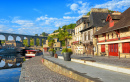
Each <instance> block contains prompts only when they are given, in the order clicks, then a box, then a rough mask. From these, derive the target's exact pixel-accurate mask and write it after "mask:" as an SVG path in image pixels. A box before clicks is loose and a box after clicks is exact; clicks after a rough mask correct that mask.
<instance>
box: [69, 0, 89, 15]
mask: <svg viewBox="0 0 130 82" xmlns="http://www.w3.org/2000/svg"><path fill="white" fill-rule="evenodd" d="M70 9H71V10H72V11H73V12H74V13H75V12H76V13H78V14H80V15H83V14H86V13H87V12H89V11H90V7H89V3H87V2H82V1H77V3H73V4H71V5H70Z"/></svg>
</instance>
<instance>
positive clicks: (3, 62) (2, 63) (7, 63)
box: [0, 54, 24, 69]
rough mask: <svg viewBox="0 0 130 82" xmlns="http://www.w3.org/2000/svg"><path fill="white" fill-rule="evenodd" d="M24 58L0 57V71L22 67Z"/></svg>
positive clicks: (13, 56)
mask: <svg viewBox="0 0 130 82" xmlns="http://www.w3.org/2000/svg"><path fill="white" fill-rule="evenodd" d="M23 59H24V57H22V56H20V55H19V54H17V55H0V69H10V68H17V67H21V66H22V62H23Z"/></svg>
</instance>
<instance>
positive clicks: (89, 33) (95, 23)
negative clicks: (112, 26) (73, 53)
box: [80, 8, 109, 55]
mask: <svg viewBox="0 0 130 82" xmlns="http://www.w3.org/2000/svg"><path fill="white" fill-rule="evenodd" d="M90 12H91V13H90V16H89V17H88V18H87V19H86V21H85V26H84V28H83V29H82V30H81V31H80V32H81V35H82V44H83V46H84V47H85V53H86V54H87V55H94V50H95V48H96V45H95V42H96V40H95V39H94V38H93V34H94V33H95V32H97V31H98V30H100V29H101V28H102V27H103V26H105V25H106V24H107V23H108V22H106V21H105V20H106V18H107V16H108V14H109V13H108V9H98V8H92V9H91V11H90Z"/></svg>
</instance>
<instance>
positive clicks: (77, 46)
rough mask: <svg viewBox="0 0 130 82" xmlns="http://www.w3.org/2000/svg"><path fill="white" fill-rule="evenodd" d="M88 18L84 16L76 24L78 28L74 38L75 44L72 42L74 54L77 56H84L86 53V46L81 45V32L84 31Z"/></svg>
mask: <svg viewBox="0 0 130 82" xmlns="http://www.w3.org/2000/svg"><path fill="white" fill-rule="evenodd" d="M87 17H88V16H86V15H83V16H82V17H81V18H80V19H79V20H78V21H77V22H76V27H75V28H74V30H75V33H74V35H73V37H72V39H73V42H72V49H73V53H75V54H83V53H84V52H85V48H84V46H83V45H82V44H81V40H82V36H81V33H80V31H81V30H82V29H83V27H84V26H85V20H86V19H87Z"/></svg>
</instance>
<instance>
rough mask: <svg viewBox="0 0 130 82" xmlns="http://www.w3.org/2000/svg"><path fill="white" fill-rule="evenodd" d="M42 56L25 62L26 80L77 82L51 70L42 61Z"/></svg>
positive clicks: (27, 81) (31, 81) (37, 81)
mask: <svg viewBox="0 0 130 82" xmlns="http://www.w3.org/2000/svg"><path fill="white" fill-rule="evenodd" d="M41 59H42V57H41V56H37V57H34V58H32V59H30V60H28V61H26V62H25V63H24V65H25V69H24V70H25V76H26V77H28V78H25V79H26V82H77V81H75V80H73V79H71V78H68V77H66V76H63V75H61V74H58V73H56V72H53V71H51V70H50V69H48V68H47V67H46V66H44V65H43V64H42V62H41Z"/></svg>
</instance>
